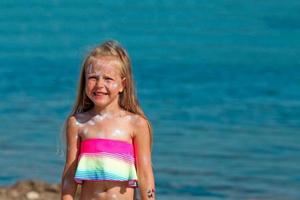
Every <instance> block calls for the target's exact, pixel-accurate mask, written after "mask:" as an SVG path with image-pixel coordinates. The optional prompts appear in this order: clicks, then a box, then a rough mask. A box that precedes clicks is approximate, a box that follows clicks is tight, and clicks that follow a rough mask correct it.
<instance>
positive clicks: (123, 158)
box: [74, 138, 138, 187]
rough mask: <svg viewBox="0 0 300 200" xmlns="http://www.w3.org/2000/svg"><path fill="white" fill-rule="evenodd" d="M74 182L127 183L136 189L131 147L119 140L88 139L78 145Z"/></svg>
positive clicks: (135, 174) (134, 166) (133, 157)
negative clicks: (78, 151)
mask: <svg viewBox="0 0 300 200" xmlns="http://www.w3.org/2000/svg"><path fill="white" fill-rule="evenodd" d="M74 179H75V181H76V182H77V183H78V184H82V183H83V181H127V182H128V186H129V187H138V184H137V173H136V165H135V156H134V149H133V145H132V144H130V143H128V142H125V141H120V140H114V139H101V138H90V139H86V140H83V141H82V142H81V144H80V154H79V157H78V164H77V168H76V172H75V178H74Z"/></svg>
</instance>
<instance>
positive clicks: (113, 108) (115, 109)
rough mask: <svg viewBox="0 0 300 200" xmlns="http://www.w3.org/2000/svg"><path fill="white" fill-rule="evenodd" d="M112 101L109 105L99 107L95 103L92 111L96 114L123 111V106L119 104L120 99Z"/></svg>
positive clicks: (114, 113) (112, 113) (113, 114)
mask: <svg viewBox="0 0 300 200" xmlns="http://www.w3.org/2000/svg"><path fill="white" fill-rule="evenodd" d="M114 102H116V103H114ZM114 102H112V103H110V104H109V105H107V106H105V107H99V106H96V105H94V107H93V108H92V110H91V111H92V113H93V114H96V115H107V114H109V115H112V116H115V115H118V114H119V113H120V112H121V111H122V108H121V107H120V105H119V104H118V101H114Z"/></svg>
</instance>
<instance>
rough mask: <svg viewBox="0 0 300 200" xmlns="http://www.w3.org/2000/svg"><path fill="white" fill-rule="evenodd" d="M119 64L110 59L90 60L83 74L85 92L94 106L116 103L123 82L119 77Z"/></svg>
mask: <svg viewBox="0 0 300 200" xmlns="http://www.w3.org/2000/svg"><path fill="white" fill-rule="evenodd" d="M120 64H121V63H120V62H119V61H118V60H116V59H114V58H112V57H101V58H93V59H91V62H90V63H89V65H88V66H87V70H86V74H85V75H86V86H85V92H86V94H87V96H88V97H89V98H90V99H91V101H93V103H94V104H95V105H96V106H100V107H104V106H107V105H108V104H110V103H111V102H115V101H116V102H118V98H119V92H122V91H123V89H124V87H123V85H124V81H125V79H124V78H123V79H121V76H120V70H119V67H120ZM118 65H119V66H118Z"/></svg>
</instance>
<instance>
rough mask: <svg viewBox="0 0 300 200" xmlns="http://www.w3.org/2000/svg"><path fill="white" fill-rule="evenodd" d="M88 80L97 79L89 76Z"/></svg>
mask: <svg viewBox="0 0 300 200" xmlns="http://www.w3.org/2000/svg"><path fill="white" fill-rule="evenodd" d="M88 79H89V80H94V79H97V77H96V76H89V77H88Z"/></svg>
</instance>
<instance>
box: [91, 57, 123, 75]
mask: <svg viewBox="0 0 300 200" xmlns="http://www.w3.org/2000/svg"><path fill="white" fill-rule="evenodd" d="M120 65H121V63H120V61H119V60H118V59H115V58H112V57H100V58H91V59H90V62H89V63H88V65H87V69H86V74H93V73H99V72H100V73H103V74H108V75H113V76H115V75H119V74H120Z"/></svg>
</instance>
